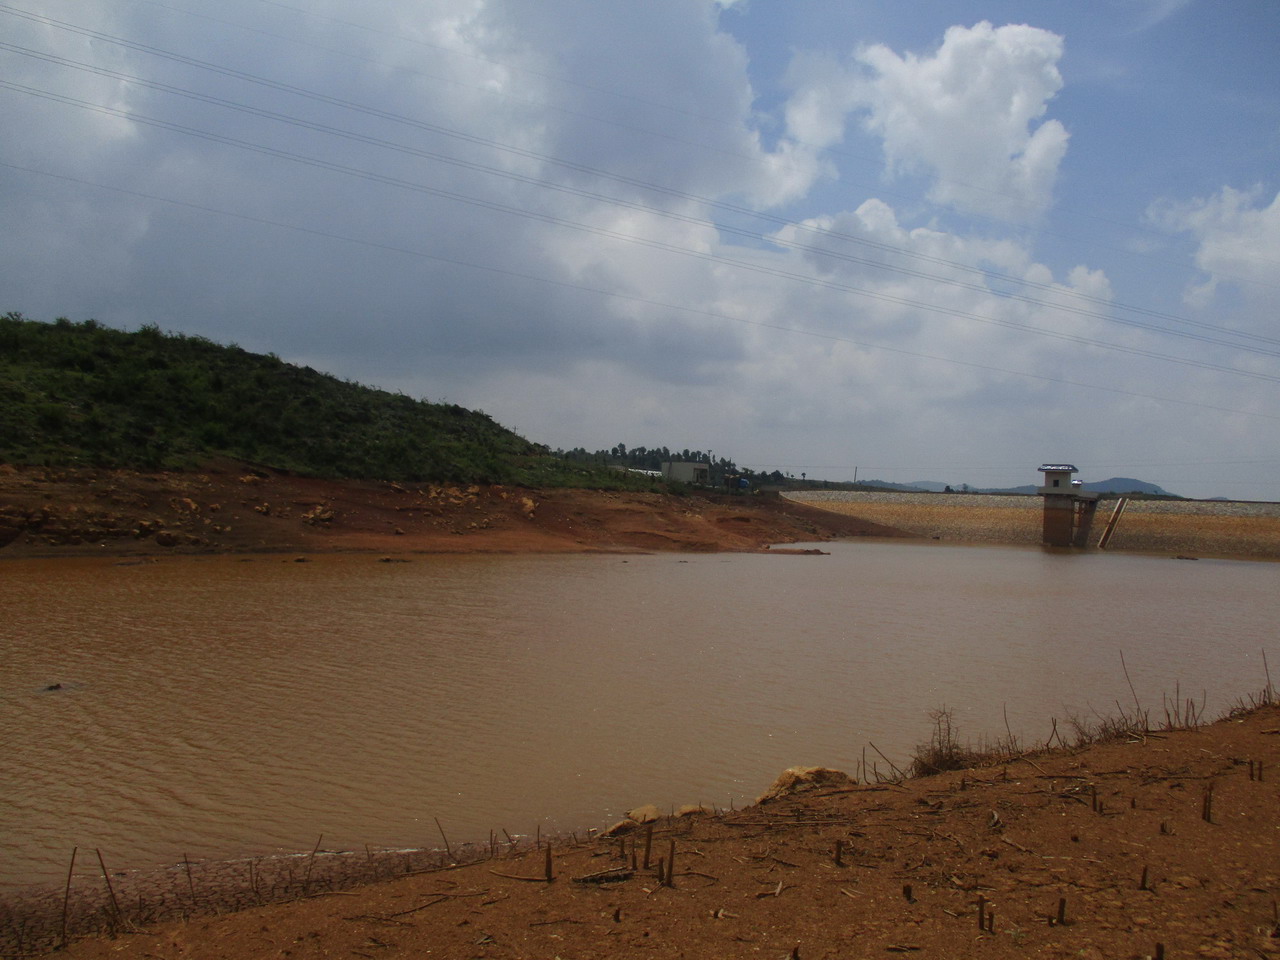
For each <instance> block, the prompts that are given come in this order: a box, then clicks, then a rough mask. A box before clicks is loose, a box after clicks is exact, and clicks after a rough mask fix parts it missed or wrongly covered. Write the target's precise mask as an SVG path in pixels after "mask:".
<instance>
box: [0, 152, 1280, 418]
mask: <svg viewBox="0 0 1280 960" xmlns="http://www.w3.org/2000/svg"><path fill="white" fill-rule="evenodd" d="M0 166H3V167H8V168H10V169H13V170H20V171H22V172H24V173H33V174H36V175H38V176H42V177H48V178H51V179H55V180H62V181H65V182H69V183H77V184H81V185H84V186H90V187H94V188H97V189H100V190H106V191H109V192H112V193H119V194H122V195H125V196H132V197H137V198H140V199H147V200H154V201H158V202H160V203H165V204H170V205H173V206H178V207H184V208H187V209H190V210H196V211H199V212H202V213H212V214H217V215H218V216H224V217H230V218H232V219H237V220H242V221H245V222H249V223H257V224H261V225H265V226H272V227H279V228H282V229H285V230H291V231H294V232H297V233H301V234H305V235H309V236H313V237H321V238H324V239H329V240H338V241H341V242H344V243H352V244H357V245H360V246H365V247H369V248H372V249H377V250H385V251H388V252H394V253H400V254H406V255H408V256H411V257H416V258H419V259H424V260H431V261H435V262H438V263H444V264H449V265H450V266H459V267H466V268H470V269H473V270H479V271H483V272H486V273H492V274H496V275H500V276H506V277H513V278H517V279H522V280H530V281H533V282H535V283H540V284H545V285H548V286H553V287H560V288H563V289H571V290H579V291H582V292H586V293H594V294H599V295H601V296H604V297H608V298H611V299H617V300H624V301H628V302H632V303H641V304H646V305H649V306H655V307H660V308H662V309H666V310H672V311H677V312H680V313H686V314H691V315H696V316H704V317H708V318H711V319H715V320H727V321H731V322H733V323H739V324H744V325H747V326H753V327H759V328H763V329H769V330H776V331H780V332H783V333H792V334H798V335H800V336H804V337H809V338H813V339H818V340H825V341H828V342H832V343H844V344H849V345H851V346H856V347H861V348H863V349H868V350H880V351H884V352H887V353H893V354H897V355H900V356H905V357H911V358H913V359H917V360H930V361H936V362H939V363H946V364H951V365H953V366H960V367H967V368H971V369H976V370H985V371H988V372H992V373H1002V374H1006V375H1009V376H1014V377H1021V378H1024V379H1028V380H1036V381H1039V382H1042V383H1052V384H1059V385H1062V386H1069V387H1078V388H1081V389H1087V390H1099V391H1102V392H1105V393H1112V394H1116V395H1118V396H1125V397H1132V398H1135V399H1141V400H1153V401H1156V402H1159V403H1173V404H1178V405H1180V406H1187V407H1195V408H1198V409H1204V410H1212V411H1215V412H1218V413H1230V414H1237V415H1241V416H1249V417H1258V418H1261V419H1266V420H1277V421H1280V414H1270V413H1263V412H1260V411H1257V410H1240V409H1234V408H1231V407H1224V406H1220V405H1217V404H1209V403H1203V402H1201V401H1196V400H1188V399H1187V398H1185V397H1169V396H1159V395H1155V394H1147V393H1142V392H1140V391H1136V390H1126V389H1125V388H1123V387H1116V386H1112V385H1108V384H1098V383H1086V382H1083V381H1077V380H1071V379H1068V378H1065V377H1051V376H1047V375H1044V374H1036V373H1028V372H1026V371H1025V370H1013V369H1009V368H1005V367H998V366H996V365H994V364H985V363H977V362H974V361H970V360H960V359H958V358H955V357H946V356H941V355H938V354H929V353H923V352H921V351H916V350H907V349H904V348H902V347H892V346H888V345H886V344H880V343H874V342H870V341H865V340H857V339H854V338H852V337H847V336H841V335H838V334H831V333H824V332H822V331H817V330H806V329H804V328H802V327H788V326H785V325H783V324H779V323H771V322H769V321H764V320H752V319H750V318H748V317H741V316H735V315H733V314H727V313H722V312H718V311H713V310H703V309H701V308H698V307H690V306H687V305H684V304H676V303H668V302H664V301H661V300H657V299H655V298H652V297H643V296H640V295H638V294H629V293H622V292H620V291H617V290H612V289H604V288H600V287H591V286H588V285H586V284H579V283H572V282H570V281H567V280H558V279H555V278H552V277H545V276H539V275H537V274H531V273H524V272H521V271H516V270H510V269H506V268H503V267H495V266H493V265H492V264H481V263H476V262H474V261H469V260H463V259H460V258H456V257H445V256H441V255H439V254H432V253H426V252H425V251H420V250H413V249H410V248H407V247H401V246H398V245H394V244H387V243H381V242H378V241H373V240H364V239H360V238H356V237H349V236H345V235H342V234H337V233H333V232H330V231H325V230H317V229H315V228H312V227H304V226H301V225H299V224H291V223H286V222H283V221H278V220H272V219H269V218H266V217H259V216H253V215H249V214H243V213H235V212H232V211H228V210H220V209H218V208H216V207H210V206H206V205H204V204H197V203H192V202H190V201H186V200H175V199H173V198H169V197H161V196H158V195H156V194H149V193H145V192H142V191H137V190H129V189H126V188H124V187H118V186H113V185H109V184H101V183H94V182H93V181H89V180H84V179H82V178H79V177H72V176H68V175H66V174H58V173H52V172H50V171H46V170H37V169H35V168H33V167H25V166H22V165H20V164H14V163H8V162H5V161H3V160H0Z"/></svg>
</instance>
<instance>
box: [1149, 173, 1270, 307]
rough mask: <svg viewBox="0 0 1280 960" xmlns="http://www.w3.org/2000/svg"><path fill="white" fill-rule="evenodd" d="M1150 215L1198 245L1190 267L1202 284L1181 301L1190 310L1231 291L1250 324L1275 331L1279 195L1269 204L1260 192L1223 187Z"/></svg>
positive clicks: (1157, 206) (1153, 209)
mask: <svg viewBox="0 0 1280 960" xmlns="http://www.w3.org/2000/svg"><path fill="white" fill-rule="evenodd" d="M1149 215H1150V217H1151V219H1152V220H1154V221H1155V222H1156V223H1157V224H1159V225H1161V226H1163V227H1165V228H1166V229H1169V230H1173V231H1177V232H1184V233H1189V234H1191V235H1192V236H1193V237H1194V238H1195V239H1196V241H1197V243H1198V246H1197V249H1196V253H1195V262H1196V266H1197V267H1199V268H1200V270H1201V271H1203V272H1204V273H1205V274H1206V278H1205V279H1204V280H1203V281H1200V282H1198V283H1196V284H1193V285H1191V286H1189V287H1188V288H1187V290H1186V293H1185V295H1184V297H1185V300H1186V302H1187V303H1188V304H1189V305H1190V306H1193V307H1197V308H1207V307H1209V306H1211V305H1212V304H1213V301H1214V300H1215V298H1217V297H1218V296H1219V295H1220V294H1221V293H1222V292H1223V290H1224V288H1228V287H1230V288H1234V289H1237V290H1238V291H1239V293H1240V295H1241V297H1242V299H1243V301H1244V303H1245V305H1246V308H1247V309H1248V310H1249V311H1250V313H1251V314H1252V323H1253V324H1256V325H1258V326H1266V327H1268V328H1270V327H1273V326H1274V314H1273V308H1274V307H1275V306H1276V305H1277V303H1280V292H1278V291H1277V282H1276V271H1277V270H1278V269H1280V193H1278V194H1277V195H1276V196H1275V197H1273V198H1272V199H1271V202H1270V203H1269V204H1268V203H1267V202H1266V197H1265V195H1264V194H1263V192H1262V189H1261V188H1255V189H1253V190H1249V191H1241V190H1235V189H1233V188H1231V187H1223V188H1222V189H1221V190H1220V191H1219V192H1218V193H1217V194H1215V195H1213V196H1211V197H1208V198H1199V199H1196V200H1193V201H1190V202H1173V201H1168V200H1165V201H1160V202H1158V203H1156V204H1153V205H1152V207H1151V209H1150V211H1149Z"/></svg>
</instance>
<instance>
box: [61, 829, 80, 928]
mask: <svg viewBox="0 0 1280 960" xmlns="http://www.w3.org/2000/svg"><path fill="white" fill-rule="evenodd" d="M79 849H80V848H79V847H72V848H71V866H69V867H67V889H66V891H65V892H64V893H63V894H62V947H63V949H66V946H67V904H68V903H69V902H70V901H71V874H72V871H74V870H75V868H76V852H77V851H78V850H79Z"/></svg>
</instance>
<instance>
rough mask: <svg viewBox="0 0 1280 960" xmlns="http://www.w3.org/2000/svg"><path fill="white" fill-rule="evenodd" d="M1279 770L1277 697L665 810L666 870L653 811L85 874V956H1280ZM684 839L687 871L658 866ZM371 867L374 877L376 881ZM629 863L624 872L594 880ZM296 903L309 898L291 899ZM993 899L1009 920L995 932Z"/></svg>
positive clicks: (50, 941)
mask: <svg viewBox="0 0 1280 960" xmlns="http://www.w3.org/2000/svg"><path fill="white" fill-rule="evenodd" d="M1277 784H1280V705H1276V704H1274V703H1272V704H1268V705H1262V706H1255V707H1254V708H1252V709H1251V710H1249V711H1247V712H1235V715H1234V716H1229V717H1228V718H1224V719H1221V720H1218V721H1216V722H1215V723H1212V724H1207V725H1204V726H1195V727H1193V728H1192V729H1177V730H1164V731H1154V730H1153V731H1143V732H1138V731H1133V732H1131V733H1130V734H1127V735H1122V736H1121V738H1120V739H1116V740H1109V741H1106V742H1098V743H1094V744H1091V745H1087V746H1083V747H1071V748H1066V749H1054V750H1051V751H1049V752H1037V751H1031V752H1027V753H1024V754H1015V755H1010V756H1006V757H1004V758H1003V762H999V763H995V764H993V765H987V766H982V767H972V768H967V769H964V770H953V771H947V772H944V773H939V774H934V775H931V776H924V777H914V778H909V779H906V780H902V781H900V782H889V781H887V780H883V781H882V782H876V783H869V784H859V785H851V784H841V783H838V782H826V783H825V784H820V785H818V786H817V787H815V788H813V789H810V790H808V791H803V792H799V793H794V794H785V795H783V796H782V797H780V798H778V799H771V800H766V801H764V802H761V803H758V804H756V805H754V806H751V807H749V808H744V809H742V810H738V811H732V812H729V811H721V812H718V813H714V814H701V813H693V814H690V815H687V816H682V817H674V818H665V817H664V818H661V819H659V820H658V821H656V823H655V824H654V825H653V838H652V840H651V844H650V846H651V849H650V852H651V858H650V859H651V861H652V862H651V863H650V865H649V867H648V869H646V868H644V866H643V864H642V863H641V862H637V863H636V864H634V865H633V864H632V858H633V857H634V858H636V860H637V861H641V860H642V859H643V854H642V852H641V851H642V850H643V848H644V844H645V838H646V833H647V831H648V826H647V825H645V826H634V827H630V828H629V829H627V828H624V829H623V830H621V831H618V832H616V833H615V834H614V835H612V836H605V835H596V836H594V837H587V836H582V837H577V836H573V835H569V836H562V837H558V838H553V840H552V844H551V846H552V852H551V854H549V855H548V854H547V844H546V842H545V841H544V840H543V839H542V838H539V839H538V840H536V841H534V840H532V838H524V839H523V841H522V842H520V843H514V844H512V843H510V842H509V841H508V840H507V838H501V839H499V838H494V839H493V840H491V842H490V843H489V844H484V843H481V844H474V845H472V846H471V847H470V848H469V849H470V851H471V852H473V853H474V854H475V855H476V856H477V857H478V859H477V860H476V861H475V862H472V863H469V864H465V865H455V861H460V860H462V859H463V857H462V856H461V855H460V854H461V852H462V851H461V848H459V847H454V848H453V851H452V852H453V854H454V856H453V857H452V858H449V857H448V856H447V855H446V856H445V858H444V859H445V860H447V861H448V862H447V863H446V864H445V866H444V867H443V868H441V867H440V865H439V863H438V862H436V863H435V864H432V865H430V867H429V868H428V864H427V859H428V854H425V853H424V854H422V855H421V856H419V855H418V854H416V853H414V852H409V853H407V854H406V852H403V851H383V852H381V853H379V852H372V851H366V852H365V854H364V856H363V858H362V854H361V852H360V851H353V852H351V853H350V854H348V855H347V856H346V857H339V856H330V857H325V856H322V855H312V854H309V853H307V852H299V853H298V854H296V855H293V856H290V857H281V858H274V859H270V860H269V859H266V858H249V859H248V860H239V861H234V862H227V863H205V864H192V871H191V873H190V874H188V873H187V871H186V869H185V867H184V865H183V864H178V865H176V866H174V867H170V868H167V869H166V870H161V871H154V872H150V873H148V874H147V875H146V878H145V879H146V882H145V883H143V884H142V886H141V887H138V886H129V885H128V884H127V881H125V878H117V887H116V889H115V898H116V905H115V906H113V904H112V902H111V898H110V897H108V895H107V892H106V890H105V884H103V882H102V880H101V877H100V876H99V877H98V878H97V880H96V882H94V881H93V880H91V879H88V878H86V879H84V880H83V882H82V881H81V880H79V879H78V880H77V883H76V886H75V888H73V897H72V901H73V902H74V903H75V904H76V910H77V911H78V913H77V914H76V917H77V921H76V929H78V930H79V932H80V933H84V932H85V931H86V929H93V927H94V925H96V927H97V933H96V935H95V936H91V937H90V938H88V939H79V940H76V939H73V940H72V942H71V944H70V948H69V949H68V950H67V951H66V955H67V956H70V957H86V958H90V957H92V958H100V957H107V956H111V957H138V958H141V957H146V956H166V957H173V956H182V957H191V958H201V957H210V958H212V957H215V956H226V955H234V956H237V957H245V958H257V957H267V956H279V955H280V951H281V948H284V947H287V948H288V949H289V950H290V951H291V955H292V956H295V957H312V956H315V957H319V956H329V955H351V954H353V953H354V954H356V955H361V951H362V950H368V948H369V947H370V946H371V941H372V940H378V941H380V942H382V943H384V944H388V946H385V947H380V948H378V951H377V955H378V956H386V957H400V956H406V957H407V956H419V955H421V954H422V952H423V951H424V950H425V949H427V948H428V947H430V948H431V949H433V950H435V951H436V952H437V953H439V954H440V955H445V956H483V957H507V956H527V955H534V956H542V955H547V956H550V955H552V954H553V953H556V954H558V955H560V956H562V957H565V958H568V957H612V956H634V955H636V954H637V953H638V952H642V953H643V955H645V956H655V957H677V956H711V955H716V956H730V957H746V956H758V955H759V950H760V949H761V948H763V949H765V950H768V951H772V952H773V953H776V954H777V955H779V956H781V955H785V953H786V952H787V951H790V950H793V949H798V950H799V955H800V956H804V957H814V956H818V957H823V956H832V957H834V956H843V955H846V954H847V952H848V951H849V950H855V951H860V953H859V955H873V954H875V953H883V952H885V951H891V952H898V951H896V950H895V948H903V950H902V951H901V952H920V953H921V955H925V956H948V957H951V956H955V957H962V956H984V957H990V956H999V957H1005V956H1008V957H1014V956H1028V955H1033V954H1041V953H1044V954H1045V955H1053V956H1064V955H1068V951H1070V953H1069V955H1072V956H1087V957H1096V958H1101V957H1111V956H1148V955H1151V954H1152V953H1153V951H1154V949H1155V944H1157V943H1162V944H1164V945H1165V947H1166V949H1167V950H1168V951H1169V953H1168V955H1169V956H1206V957H1231V956H1238V955H1241V952H1242V951H1249V950H1252V951H1257V955H1259V956H1271V955H1280V927H1278V926H1276V923H1277V921H1276V920H1275V919H1273V918H1272V913H1271V911H1272V904H1273V903H1274V900H1275V897H1276V896H1277V894H1278V893H1280V876H1277V874H1278V873H1280V871H1277V869H1276V866H1275V865H1276V863H1280V831H1278V830H1277V828H1276V826H1275V824H1276V822H1277V815H1280V792H1278V791H1277V788H1276V787H1277ZM1206 804H1207V805H1208V806H1209V807H1210V809H1209V811H1208V816H1207V817H1206V816H1205V814H1206ZM535 845H536V849H535V848H534V847H535ZM672 851H675V858H676V869H675V873H674V876H673V877H672V878H671V879H670V880H669V882H670V884H671V885H670V886H667V885H666V884H664V883H661V882H659V881H658V879H657V875H656V870H657V863H656V861H657V860H658V858H659V857H662V858H663V859H664V860H665V859H666V858H667V857H669V856H670V855H671V852H672ZM80 854H81V856H82V857H83V856H84V855H85V854H86V851H80ZM88 855H89V857H90V858H92V856H93V854H92V852H91V851H90V852H88ZM415 858H416V859H415ZM548 858H549V859H550V862H551V863H552V867H551V869H552V872H553V875H554V877H555V879H554V880H552V881H551V882H547V881H546V879H545V873H544V871H545V868H546V863H545V861H546V860H547V859H548ZM362 859H363V863H364V864H366V865H368V866H369V867H370V869H369V870H368V872H366V874H365V875H364V876H363V878H360V877H357V876H356V873H355V870H354V867H355V866H356V865H358V864H360V863H361V862H362ZM432 859H434V858H432ZM837 861H841V862H837ZM344 866H345V867H348V868H351V869H347V870H346V871H345V873H344V870H343V867H344ZM604 871H613V872H614V873H616V874H617V876H612V875H609V876H610V880H611V882H591V878H592V877H593V876H595V877H599V876H601V875H602V873H603V872H604ZM624 874H625V877H624V876H623V875H624ZM113 878H116V875H114V874H113ZM584 878H585V880H586V882H575V880H579V881H582V880H584ZM132 879H133V880H134V881H137V880H140V879H143V877H142V875H138V876H136V877H134V878H132ZM148 884H149V886H148ZM273 895H278V896H279V897H280V898H282V899H283V900H284V901H285V902H278V903H267V902H266V901H268V900H270V899H272V896H273ZM979 898H981V900H983V901H985V907H984V910H985V912H986V914H987V915H988V916H989V915H990V914H992V913H994V914H995V918H996V919H995V921H994V924H993V928H992V929H984V930H981V931H980V930H978V927H977V922H976V903H977V902H978V900H979ZM6 899H7V902H6V905H5V906H6V911H5V914H4V916H5V917H6V918H7V921H8V922H7V929H6V939H5V941H4V947H5V950H6V952H24V951H29V950H31V949H32V948H35V947H38V946H39V947H41V948H43V949H47V948H50V947H53V946H56V945H57V943H58V942H59V940H60V921H61V913H62V891H61V890H52V889H51V890H47V891H45V894H44V896H43V898H42V899H41V900H40V905H41V909H40V911H38V912H39V914H40V916H42V918H43V919H42V920H40V919H39V918H38V917H37V911H32V912H31V913H30V914H29V915H28V917H27V918H26V926H25V928H24V929H25V934H26V936H25V942H24V943H21V944H19V943H17V942H15V941H14V931H15V930H16V929H17V928H16V926H15V922H16V921H15V917H16V914H15V912H14V910H13V908H14V906H15V904H14V903H13V901H12V899H11V898H6ZM1063 899H1065V900H1066V901H1067V907H1066V910H1065V915H1066V923H1064V924H1058V923H1056V922H1055V920H1056V919H1057V918H1059V917H1062V916H1063V914H1062V913H1060V912H1059V910H1060V909H1061V908H1059V907H1058V904H1059V903H1060V902H1061V900H1063ZM30 905H31V906H35V905H36V904H34V903H32V904H30ZM226 911H233V912H226ZM139 919H141V921H143V922H139ZM157 921H159V922H157ZM41 931H43V932H41ZM482 937H488V938H490V939H489V940H487V941H485V942H483V943H480V942H478V938H482ZM797 945H798V946H797ZM907 948H910V949H907ZM548 951H549V952H548ZM1251 955H1252V954H1251Z"/></svg>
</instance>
